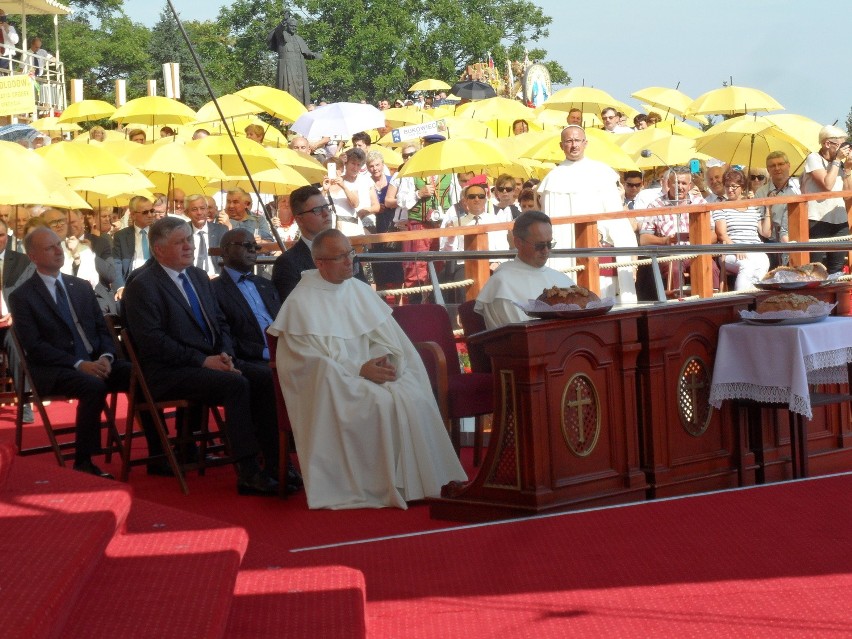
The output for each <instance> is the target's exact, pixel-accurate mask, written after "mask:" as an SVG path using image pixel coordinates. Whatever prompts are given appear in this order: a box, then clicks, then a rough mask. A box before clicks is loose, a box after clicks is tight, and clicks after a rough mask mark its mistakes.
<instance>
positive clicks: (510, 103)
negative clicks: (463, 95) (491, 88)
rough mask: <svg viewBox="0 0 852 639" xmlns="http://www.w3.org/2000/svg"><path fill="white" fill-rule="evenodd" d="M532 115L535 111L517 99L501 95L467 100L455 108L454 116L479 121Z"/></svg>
mask: <svg viewBox="0 0 852 639" xmlns="http://www.w3.org/2000/svg"><path fill="white" fill-rule="evenodd" d="M534 116H535V111H533V110H532V109H530V108H529V107H527V106H524V105H523V104H521V103H520V102H518V101H517V100H510V99H509V98H501V97H494V98H486V99H485V100H476V101H475V102H468V103H467V104H463V105H461V106H460V107H458V108H457V109H456V117H460V118H471V119H473V120H479V121H480V122H487V121H488V120H495V119H498V118H499V119H501V120H531V119H533V117H534Z"/></svg>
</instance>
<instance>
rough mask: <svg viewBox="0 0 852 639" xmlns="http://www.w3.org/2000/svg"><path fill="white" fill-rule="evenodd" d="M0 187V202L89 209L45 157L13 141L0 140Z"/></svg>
mask: <svg viewBox="0 0 852 639" xmlns="http://www.w3.org/2000/svg"><path fill="white" fill-rule="evenodd" d="M0 163H2V166H3V188H2V189H0V204H30V203H32V202H38V203H39V204H43V205H45V206H57V207H60V208H67V209H76V208H84V209H90V208H92V207H91V206H89V204H88V203H86V201H85V200H84V199H83V198H81V197H80V196H79V195H77V194H76V193H75V192H74V191H73V190H72V189H71V187H70V186H68V183H67V182H66V181H65V179H64V178H63V177H62V176H61V175H60V174H59V172H58V171H56V169H54V168H53V167H52V166H50V164H48V162H47V160H45V159H44V158H43V157H41V156H40V155H38V154H37V153H32V152H31V151H30V150H29V149H25V148H24V147H22V146H21V145H20V144H16V143H15V142H2V141H0Z"/></svg>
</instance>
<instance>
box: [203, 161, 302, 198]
mask: <svg viewBox="0 0 852 639" xmlns="http://www.w3.org/2000/svg"><path fill="white" fill-rule="evenodd" d="M251 177H252V179H253V180H254V183H255V185H256V186H257V190H258V191H260V192H261V193H268V194H270V195H287V194H288V193H292V192H293V191H294V190H295V189H297V188H299V187H300V186H308V185H309V184H310V182H308V180H306V179H305V178H304V176H302V175H301V174H299V172H298V171H296V170H295V169H293V168H290V167H289V166H284V165H281V166H277V167H276V168H274V169H268V170H266V171H258V172H257V173H252V175H251ZM210 186H213V187H216V188H220V187H221V189H222V190H227V189H234V188H240V189H243V190H244V191H248V192H251V191H253V190H254V189H253V187H252V185H251V181H250V180H249V179H248V178H247V177H245V176H238V175H229V176H226V177H225V179H224V181H222V182H221V184H220V183H219V182H214V183H211V184H210Z"/></svg>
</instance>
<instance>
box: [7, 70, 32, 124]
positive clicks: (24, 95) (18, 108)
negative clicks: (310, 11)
mask: <svg viewBox="0 0 852 639" xmlns="http://www.w3.org/2000/svg"><path fill="white" fill-rule="evenodd" d="M34 111H35V92H34V91H33V80H32V78H30V76H28V75H10V76H5V77H0V115H19V114H23V113H33V112H34Z"/></svg>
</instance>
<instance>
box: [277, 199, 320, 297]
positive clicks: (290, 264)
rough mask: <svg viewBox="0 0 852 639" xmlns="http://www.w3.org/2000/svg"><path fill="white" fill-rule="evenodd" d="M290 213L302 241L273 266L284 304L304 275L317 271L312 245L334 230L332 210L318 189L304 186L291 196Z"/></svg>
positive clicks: (279, 293) (279, 258) (294, 245)
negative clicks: (312, 255) (310, 271)
mask: <svg viewBox="0 0 852 639" xmlns="http://www.w3.org/2000/svg"><path fill="white" fill-rule="evenodd" d="M290 210H291V211H293V217H294V218H295V219H296V224H297V225H298V227H299V235H300V236H301V237H300V238H299V240H298V241H297V242H296V243H295V244H293V246H292V247H291V248H290V249H288V250H287V251H285V252H284V253H283V254H282V255H281V256H280V257H278V259H276V260H275V264H274V265H273V266H272V283H273V284H275V288H276V289H277V290H278V295H279V297H280V298H281V301H282V302H283V301H284V300H286V299H287V296H288V295H290V292H291V291H292V290H293V289H294V288H296V284H298V283H299V280H300V279H302V271H307V270H310V269H314V268H316V265H315V264H314V259H313V258H312V257H311V242H312V241H313V239H314V237H316V235H317V234H318V233H319V232H320V231H324V230H325V229H330V228H331V222H332V217H331V207H330V206H329V203H328V200H326V199H325V197H324V196H323V194H322V191H320V190H319V189H318V188H317V187H315V186H302V187H299V188H298V189H296V190H295V191H293V192H292V193H291V194H290Z"/></svg>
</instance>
